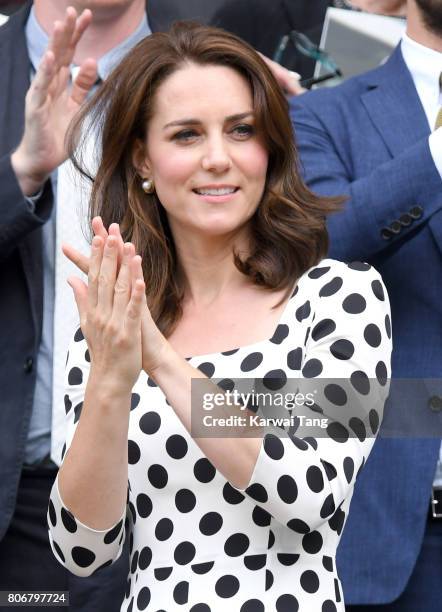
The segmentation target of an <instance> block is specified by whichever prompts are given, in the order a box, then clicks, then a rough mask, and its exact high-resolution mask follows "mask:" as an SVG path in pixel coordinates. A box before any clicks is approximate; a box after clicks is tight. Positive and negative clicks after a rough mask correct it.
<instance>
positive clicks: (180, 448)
mask: <svg viewBox="0 0 442 612" xmlns="http://www.w3.org/2000/svg"><path fill="white" fill-rule="evenodd" d="M187 450H188V446H187V442H186V440H185V439H184V438H183V436H180V435H179V434H174V435H173V436H170V437H169V438H168V439H167V442H166V451H167V454H168V455H169V457H172V459H182V458H183V457H184V456H185V455H186V453H187Z"/></svg>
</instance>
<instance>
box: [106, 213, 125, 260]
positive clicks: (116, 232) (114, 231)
mask: <svg viewBox="0 0 442 612" xmlns="http://www.w3.org/2000/svg"><path fill="white" fill-rule="evenodd" d="M109 234H110V235H111V236H115V238H116V239H117V243H118V266H120V265H121V262H122V261H123V248H124V241H123V237H122V236H121V232H120V226H119V225H118V223H111V224H110V226H109Z"/></svg>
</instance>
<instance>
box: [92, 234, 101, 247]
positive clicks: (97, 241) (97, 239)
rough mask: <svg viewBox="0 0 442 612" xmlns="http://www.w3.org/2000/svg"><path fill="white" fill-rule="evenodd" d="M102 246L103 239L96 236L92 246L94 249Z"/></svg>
mask: <svg viewBox="0 0 442 612" xmlns="http://www.w3.org/2000/svg"><path fill="white" fill-rule="evenodd" d="M100 244H101V239H100V238H99V237H98V236H94V237H93V238H92V246H93V247H94V249H98V247H99V246H100Z"/></svg>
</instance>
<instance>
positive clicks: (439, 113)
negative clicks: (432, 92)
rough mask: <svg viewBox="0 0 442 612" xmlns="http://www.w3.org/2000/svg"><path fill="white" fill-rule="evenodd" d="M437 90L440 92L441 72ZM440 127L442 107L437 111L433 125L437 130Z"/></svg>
mask: <svg viewBox="0 0 442 612" xmlns="http://www.w3.org/2000/svg"><path fill="white" fill-rule="evenodd" d="M439 88H440V91H441V92H442V72H441V73H440V75H439ZM440 127H442V106H441V107H440V109H439V112H438V113H437V117H436V123H435V124H434V129H435V130H437V128H440Z"/></svg>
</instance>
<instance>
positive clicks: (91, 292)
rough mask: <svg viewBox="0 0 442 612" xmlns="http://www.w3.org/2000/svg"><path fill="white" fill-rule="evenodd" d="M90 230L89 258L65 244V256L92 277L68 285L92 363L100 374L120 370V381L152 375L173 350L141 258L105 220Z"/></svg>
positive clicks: (98, 222) (115, 227)
mask: <svg viewBox="0 0 442 612" xmlns="http://www.w3.org/2000/svg"><path fill="white" fill-rule="evenodd" d="M92 229H93V231H94V234H95V236H94V239H93V241H92V251H91V256H90V257H89V258H88V257H86V256H85V255H82V254H81V253H80V252H79V251H77V250H76V249H75V248H73V247H72V246H70V245H66V244H65V245H63V253H64V254H65V255H66V257H68V259H70V260H71V261H72V262H73V263H74V264H75V265H76V266H77V267H78V268H79V269H80V270H81V271H82V272H84V273H85V274H87V275H88V284H87V285H86V283H84V282H83V281H81V280H80V279H79V278H70V279H69V284H70V285H71V287H72V288H73V290H74V294H75V299H76V302H77V307H78V311H79V313H80V321H81V329H82V331H83V334H84V336H85V338H86V340H87V342H88V347H89V350H90V353H91V362H92V364H94V360H95V363H97V362H98V365H97V366H96V368H98V369H99V371H100V372H101V371H104V370H105V369H106V368H110V369H111V371H112V370H115V368H118V373H117V374H116V375H115V376H116V379H119V377H121V376H123V380H131V379H132V378H133V376H134V375H135V373H136V374H137V376H138V374H139V372H140V369H143V370H145V371H146V372H147V373H148V374H150V375H152V374H153V373H154V371H155V369H156V368H157V367H158V366H160V365H162V364H163V362H164V361H165V360H167V359H168V356H169V354H170V351H171V350H172V349H171V347H170V345H169V343H168V342H167V340H166V338H165V337H164V336H163V334H162V333H161V332H160V330H159V329H158V327H157V326H156V324H155V322H154V321H153V319H152V317H151V315H150V312H149V308H148V306H147V303H146V295H145V285H144V280H143V271H142V267H141V257H140V256H139V255H136V253H135V248H134V246H133V245H132V244H131V243H126V244H125V243H124V242H123V239H122V237H121V234H120V229H119V226H118V224H117V223H112V225H111V226H110V227H109V232H108V231H107V230H106V228H105V227H104V225H103V222H102V220H101V218H100V217H95V218H94V219H93V221H92ZM128 343H129V344H131V345H132V346H131V348H129V346H128ZM138 351H139V352H138ZM100 364H101V365H100ZM131 373H132V375H131ZM137 376H135V379H134V380H133V383H134V382H135V380H136V378H137ZM133 383H132V385H133Z"/></svg>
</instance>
